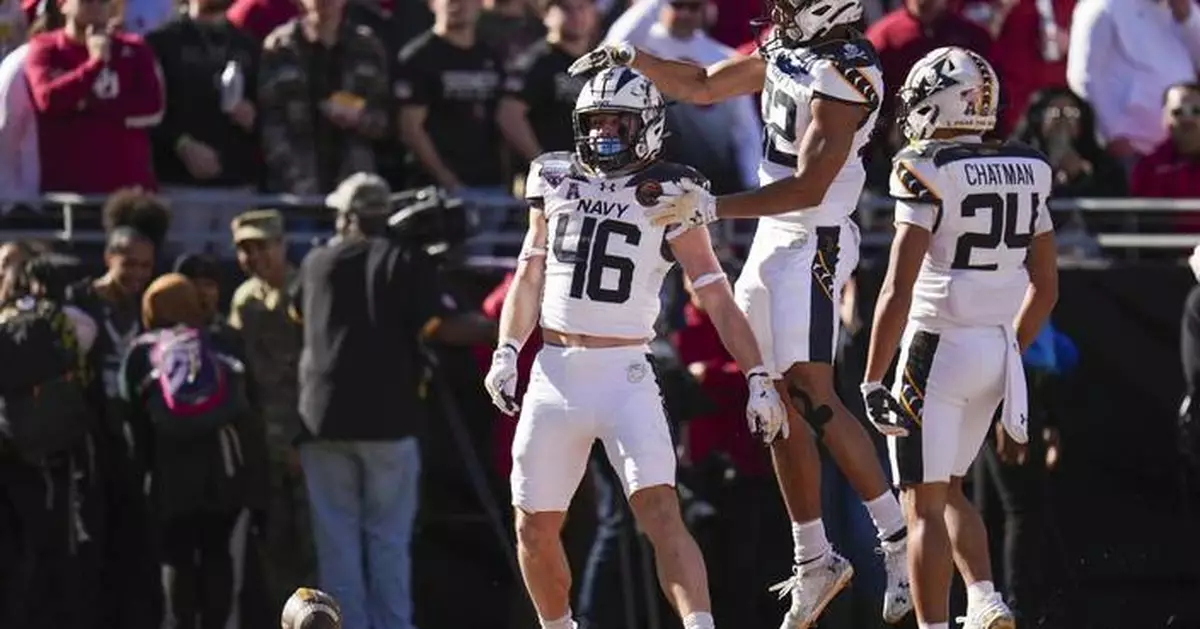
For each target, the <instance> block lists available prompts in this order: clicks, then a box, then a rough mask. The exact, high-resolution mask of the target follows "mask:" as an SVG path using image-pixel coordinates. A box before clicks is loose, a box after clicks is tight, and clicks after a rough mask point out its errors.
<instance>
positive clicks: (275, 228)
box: [230, 210, 283, 244]
mask: <svg viewBox="0 0 1200 629" xmlns="http://www.w3.org/2000/svg"><path fill="white" fill-rule="evenodd" d="M230 229H231V230H232V231H233V243H234V244H237V243H239V242H242V241H244V240H277V239H280V238H283V214H280V213H279V210H251V211H249V212H242V213H241V214H238V215H237V216H236V217H235V218H234V219H233V223H232V224H230Z"/></svg>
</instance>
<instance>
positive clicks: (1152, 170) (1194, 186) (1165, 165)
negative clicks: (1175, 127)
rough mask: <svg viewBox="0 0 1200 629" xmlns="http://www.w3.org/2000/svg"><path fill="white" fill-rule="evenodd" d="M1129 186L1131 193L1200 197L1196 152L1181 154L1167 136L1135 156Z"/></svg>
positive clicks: (1199, 158) (1167, 197)
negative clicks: (1159, 142) (1152, 150)
mask: <svg viewBox="0 0 1200 629" xmlns="http://www.w3.org/2000/svg"><path fill="white" fill-rule="evenodd" d="M1130 188H1131V189H1130V193H1131V194H1132V195H1133V196H1135V197H1151V198H1159V199H1200V155H1184V154H1182V153H1180V152H1179V150H1178V149H1176V148H1175V144H1174V143H1173V142H1171V141H1170V140H1168V141H1166V142H1163V143H1162V144H1160V145H1159V147H1158V148H1157V149H1156V150H1155V151H1154V152H1153V153H1151V154H1149V155H1147V156H1145V157H1143V158H1141V159H1140V160H1138V163H1137V165H1136V166H1134V167H1133V181H1132V183H1131V186H1130ZM1191 222H1192V223H1194V224H1195V225H1194V226H1195V227H1200V223H1197V221H1196V220H1193V221H1191Z"/></svg>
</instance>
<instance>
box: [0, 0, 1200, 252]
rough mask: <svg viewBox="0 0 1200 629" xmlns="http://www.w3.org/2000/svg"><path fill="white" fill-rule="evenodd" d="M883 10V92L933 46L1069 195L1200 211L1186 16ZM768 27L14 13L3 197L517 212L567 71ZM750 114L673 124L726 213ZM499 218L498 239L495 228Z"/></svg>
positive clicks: (326, 2)
mask: <svg viewBox="0 0 1200 629" xmlns="http://www.w3.org/2000/svg"><path fill="white" fill-rule="evenodd" d="M481 2H483V4H484V5H485V6H481V5H480V3H481ZM866 4H867V10H866V13H865V14H866V16H868V17H867V19H865V20H864V23H863V24H862V25H861V28H862V29H863V30H865V32H866V35H867V37H868V38H869V39H870V40H871V42H872V43H873V44H874V45H875V46H876V48H877V49H878V51H879V53H880V56H881V59H882V60H883V64H884V74H885V81H886V83H887V84H888V85H890V86H896V85H899V83H900V82H901V81H902V79H903V77H904V74H905V73H906V72H907V70H908V68H909V66H910V65H911V64H912V63H913V61H914V60H916V59H917V58H919V57H920V56H921V55H923V54H925V53H926V52H928V51H930V50H932V49H933V48H936V47H939V46H945V45H957V46H964V47H967V48H970V49H973V50H975V51H977V52H979V53H981V54H983V55H984V56H985V57H987V58H988V59H989V60H990V61H992V63H993V65H995V67H996V68H997V70H998V71H999V73H1000V75H1001V79H1002V84H1003V86H1004V88H1003V95H1002V98H1003V121H1002V125H1001V132H1002V133H1004V134H1013V135H1015V136H1016V137H1019V138H1021V139H1023V140H1025V141H1028V142H1031V143H1033V144H1034V145H1035V146H1037V147H1039V148H1041V149H1042V150H1043V151H1044V152H1046V153H1047V154H1048V155H1049V156H1050V158H1051V161H1052V162H1053V163H1054V166H1055V168H1056V170H1057V174H1058V187H1059V189H1058V192H1059V193H1060V194H1061V195H1064V196H1088V197H1113V196H1122V195H1129V196H1136V197H1167V198H1187V197H1195V196H1198V194H1200V183H1198V182H1200V177H1197V176H1196V175H1197V172H1198V171H1197V158H1196V156H1197V154H1198V153H1200V122H1198V121H1200V94H1198V93H1197V89H1196V87H1195V82H1196V74H1197V61H1198V60H1200V13H1198V12H1197V11H1196V10H1195V9H1194V8H1193V7H1194V2H1193V0H1159V1H1157V2H1155V1H1151V0H1145V1H1142V0H903V2H899V3H896V4H895V5H894V6H893V5H892V4H889V3H888V2H887V1H886V0H868V2H867V3H866ZM758 12H759V7H758V6H757V5H756V4H755V3H753V2H744V1H741V0H672V1H668V0H636V1H634V2H632V4H631V5H629V6H627V0H486V1H484V0H430V2H429V3H428V5H426V4H425V3H424V2H422V1H421V0H234V1H233V3H232V5H230V4H229V2H228V0H188V2H187V3H186V4H185V5H183V6H180V5H179V4H178V0H4V3H3V4H0V55H3V62H2V65H0V156H3V158H2V159H0V196H2V197H4V198H6V199H9V200H13V199H19V198H25V199H27V200H28V199H31V198H33V197H36V196H37V195H38V194H39V193H42V192H51V191H53V192H77V193H85V194H106V193H111V192H113V191H115V190H118V189H121V188H125V187H130V186H139V187H142V188H146V189H157V190H161V191H163V192H164V193H165V194H166V195H168V196H170V195H171V194H172V193H176V194H177V196H181V197H182V195H179V194H178V193H179V192H180V191H187V190H194V189H205V190H214V189H215V190H234V191H239V190H241V191H251V190H254V191H261V192H266V193H291V194H298V195H317V194H327V193H329V192H330V191H332V190H333V187H334V186H335V185H336V184H337V182H338V181H340V180H341V179H343V178H344V177H346V176H348V175H349V174H351V173H354V172H359V171H368V172H377V173H379V174H380V175H382V176H383V177H384V178H385V179H386V180H387V181H388V183H389V184H390V185H391V186H392V188H393V189H397V190H400V189H405V188H410V187H414V186H418V185H425V184H437V185H439V186H441V187H443V188H445V189H448V190H453V191H456V192H457V193H458V194H460V196H462V197H463V198H465V199H469V200H472V201H477V202H479V203H483V204H487V203H489V202H492V203H493V204H502V203H503V202H504V201H507V200H510V199H511V198H512V196H511V193H512V192H513V188H514V187H515V185H519V184H514V183H513V182H515V181H520V180H521V177H520V174H521V171H522V170H523V167H524V164H525V163H527V162H528V161H529V160H530V159H532V158H533V157H534V156H536V155H537V154H538V153H540V152H543V151H550V150H568V149H570V148H572V146H573V130H572V128H571V124H570V118H569V115H568V112H569V110H570V107H571V105H572V103H573V101H574V96H575V94H576V93H577V91H578V89H579V81H578V80H577V79H574V78H572V77H570V76H569V75H567V73H566V68H567V66H568V65H569V63H570V62H571V60H573V59H574V58H576V57H578V56H579V55H581V54H582V53H583V52H585V51H587V50H588V49H590V48H591V47H592V46H593V45H594V44H596V43H597V42H598V41H600V40H606V41H616V40H625V41H630V42H632V43H634V44H635V45H637V46H641V47H644V48H646V49H647V50H650V51H653V52H654V53H655V54H658V55H660V56H664V57H669V58H676V59H685V60H691V61H694V62H698V63H702V64H709V63H713V62H715V61H719V60H721V59H723V58H726V57H729V56H731V55H734V54H754V49H755V46H756V42H757V40H758V38H759V37H761V36H763V35H764V34H763V33H757V32H756V30H755V28H752V27H751V22H752V21H753V18H754V17H756V16H757V14H758ZM1172 88H1173V89H1172ZM888 93H889V95H890V96H891V97H894V90H889V91H888ZM892 106H893V103H892V98H890V97H889V98H888V99H887V101H886V102H885V104H884V107H885V111H884V112H883V115H882V116H880V118H879V119H880V120H881V121H883V122H881V124H880V128H879V129H878V130H877V133H876V136H875V137H876V140H875V142H874V146H873V150H872V151H871V154H870V161H871V163H872V164H874V165H876V169H875V170H876V172H877V176H876V177H874V179H873V181H872V182H871V185H870V186H869V187H870V188H872V189H874V190H876V191H884V190H886V188H885V186H886V171H887V163H888V158H889V157H890V155H891V154H892V153H893V152H894V151H895V150H896V149H897V146H898V143H899V142H900V139H899V135H898V133H897V132H896V130H895V127H894V125H893V124H892V123H891V115H890V110H891V109H892ZM754 110H755V105H754V103H752V102H750V100H749V99H736V100H733V101H730V102H727V103H719V104H716V105H712V106H704V107H699V106H691V105H686V104H675V105H673V106H672V107H671V113H670V115H669V118H668V120H669V124H670V132H671V133H670V136H669V137H670V140H669V142H668V146H667V155H666V157H667V158H668V159H679V158H680V157H683V156H686V158H687V159H680V160H679V161H684V162H687V163H689V164H692V165H694V166H696V167H697V168H698V169H700V170H701V171H702V172H703V173H704V174H705V175H707V176H708V178H709V179H710V180H712V181H713V182H714V187H715V188H717V190H716V191H717V192H726V191H729V190H736V189H740V188H744V187H747V186H753V185H755V183H756V181H755V165H756V163H757V160H758V158H759V156H760V151H761V127H760V125H759V124H758V122H757V116H756V115H755V111H754ZM518 192H519V191H518ZM205 205H206V204H204V203H183V202H180V203H177V204H176V207H174V208H173V209H174V220H173V225H174V227H175V229H176V230H177V232H178V233H180V234H183V233H188V231H189V230H194V229H198V228H203V229H206V230H212V229H213V228H214V226H221V227H223V226H224V225H225V224H226V223H227V222H228V219H229V218H230V217H231V213H236V211H235V209H232V208H228V207H225V206H224V205H225V204H222V206H221V207H205ZM210 205H211V204H210ZM242 209H244V208H242ZM498 214H501V213H499V212H491V213H488V214H486V215H485V216H484V224H483V225H482V227H483V228H484V229H496V228H498V227H500V226H502V224H503V221H504V218H503V217H500V216H498Z"/></svg>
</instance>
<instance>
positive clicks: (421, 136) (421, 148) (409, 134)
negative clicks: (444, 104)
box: [398, 106, 458, 188]
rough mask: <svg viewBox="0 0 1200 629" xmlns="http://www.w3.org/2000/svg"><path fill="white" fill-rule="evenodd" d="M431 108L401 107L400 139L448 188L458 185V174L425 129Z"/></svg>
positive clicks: (422, 164) (426, 169)
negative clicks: (450, 166)
mask: <svg viewBox="0 0 1200 629" xmlns="http://www.w3.org/2000/svg"><path fill="white" fill-rule="evenodd" d="M428 113H429V109H428V108H427V107H424V106H401V107H400V120H399V125H398V126H399V127H400V140H401V141H403V142H404V145H405V146H407V147H408V148H409V150H411V151H412V152H413V155H416V157H417V161H418V162H420V163H421V166H424V167H425V171H426V172H428V173H429V174H430V175H431V176H433V178H434V179H435V180H436V181H437V182H438V185H441V186H443V187H446V188H451V187H454V186H455V185H457V183H458V176H457V175H455V174H454V172H453V171H452V170H450V168H449V167H448V166H446V163H445V162H443V161H442V157H441V155H439V154H438V151H437V147H436V145H434V143H433V138H431V137H429V134H428V133H427V132H426V131H425V118H426V116H427V115H428Z"/></svg>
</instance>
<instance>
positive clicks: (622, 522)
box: [577, 448, 653, 629]
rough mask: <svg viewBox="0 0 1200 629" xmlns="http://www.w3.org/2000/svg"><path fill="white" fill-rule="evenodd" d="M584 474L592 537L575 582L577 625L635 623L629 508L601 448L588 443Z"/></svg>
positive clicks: (612, 627) (608, 627) (595, 627)
mask: <svg viewBox="0 0 1200 629" xmlns="http://www.w3.org/2000/svg"><path fill="white" fill-rule="evenodd" d="M588 475H589V476H590V477H591V479H592V486H593V487H594V491H595V498H596V536H595V538H593V540H592V550H591V552H590V553H589V554H588V558H587V565H586V566H585V567H584V571H583V579H582V582H581V583H580V585H579V605H578V610H577V616H578V619H579V624H580V629H617V628H624V627H635V626H639V623H638V612H637V601H638V600H639V599H638V598H637V595H638V589H639V588H637V587H636V585H635V584H636V583H637V582H638V580H637V579H635V572H636V568H637V563H636V561H637V552H636V550H635V549H636V547H637V546H638V545H639V540H638V534H637V530H636V529H635V527H634V523H633V513H632V511H630V509H629V505H628V503H627V502H626V501H625V492H624V490H623V489H622V487H621V481H620V480H619V479H618V478H617V474H616V472H614V471H613V469H612V466H611V465H609V463H608V459H607V458H605V456H604V451H603V449H601V448H592V454H591V459H590V460H589V461H588ZM651 586H652V587H653V581H651Z"/></svg>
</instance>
